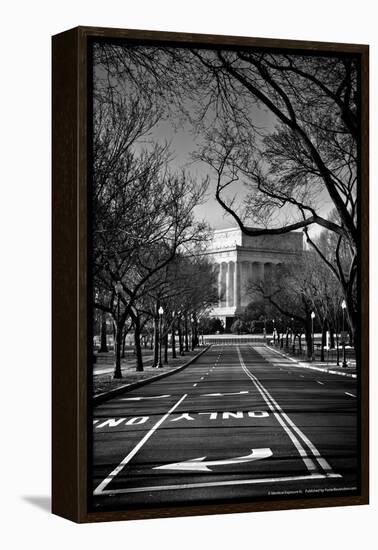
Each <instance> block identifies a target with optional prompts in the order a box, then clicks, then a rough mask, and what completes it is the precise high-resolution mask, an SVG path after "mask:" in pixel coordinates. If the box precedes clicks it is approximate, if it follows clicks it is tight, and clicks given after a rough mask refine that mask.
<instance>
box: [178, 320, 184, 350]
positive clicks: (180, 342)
mask: <svg viewBox="0 0 378 550" xmlns="http://www.w3.org/2000/svg"><path fill="white" fill-rule="evenodd" d="M177 332H178V339H179V350H180V355H184V345H183V341H182V328H181V317H180V318H179V320H178V325H177Z"/></svg>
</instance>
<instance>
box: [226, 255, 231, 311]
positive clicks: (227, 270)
mask: <svg viewBox="0 0 378 550" xmlns="http://www.w3.org/2000/svg"><path fill="white" fill-rule="evenodd" d="M226 266H227V267H226V306H227V307H228V306H229V305H230V262H227V264H226Z"/></svg>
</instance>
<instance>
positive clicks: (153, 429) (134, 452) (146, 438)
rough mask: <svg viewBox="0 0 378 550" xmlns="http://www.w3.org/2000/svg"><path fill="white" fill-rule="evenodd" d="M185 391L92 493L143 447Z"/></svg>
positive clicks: (99, 489) (182, 398) (97, 490)
mask: <svg viewBox="0 0 378 550" xmlns="http://www.w3.org/2000/svg"><path fill="white" fill-rule="evenodd" d="M187 395H188V394H187V393H185V394H184V395H183V396H182V397H180V399H179V400H178V401H177V402H176V403H175V404H174V405H173V407H171V408H170V409H169V411H168V412H167V413H166V414H165V415H163V416H162V417H161V418H160V420H158V421H157V422H156V424H155V425H154V426H153V427H152V428H151V429H150V430H149V431H148V432H147V433H146V435H145V436H144V437H143V438H142V439H141V440H140V441H139V443H138V444H137V445H136V446H135V447H134V448H133V449H132V450H131V451H130V452H129V454H127V455H126V456H125V458H124V459H123V460H122V461H121V462H120V463H119V464H118V466H117V467H116V468H115V469H114V470H113V471H112V472H111V473H110V474H109V475H108V476H107V477H106V478H105V479H104V480H103V481H101V483H100V484H99V485H98V486H97V487H96V489H95V490H94V492H93V494H94V495H99V494H101V493H102V492H103V490H104V489H105V487H106V486H107V485H109V483H110V482H111V481H112V480H113V479H114V478H115V477H116V476H117V475H118V474H119V473H120V472H121V471H122V470H123V468H124V467H125V466H126V464H127V463H128V462H130V460H131V459H132V458H133V457H134V456H135V455H136V454H137V452H138V451H139V450H140V449H141V448H142V447H143V445H144V444H145V443H146V441H148V440H149V439H150V437H151V436H152V435H153V434H154V432H155V431H156V430H157V429H158V428H159V426H161V424H163V422H164V421H165V420H166V419H167V418H168V417H169V415H170V414H171V413H172V412H173V411H174V410H175V409H177V407H178V406H179V405H180V404H181V403H182V402H183V401H184V399H185V398H186V397H187Z"/></svg>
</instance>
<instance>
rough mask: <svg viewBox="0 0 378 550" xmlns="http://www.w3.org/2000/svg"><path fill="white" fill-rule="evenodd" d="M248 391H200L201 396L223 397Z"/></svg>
mask: <svg viewBox="0 0 378 550" xmlns="http://www.w3.org/2000/svg"><path fill="white" fill-rule="evenodd" d="M246 393H249V392H248V391H237V392H233V393H201V397H223V396H225V395H243V394H246Z"/></svg>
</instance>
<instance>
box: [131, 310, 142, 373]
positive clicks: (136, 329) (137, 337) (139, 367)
mask: <svg viewBox="0 0 378 550" xmlns="http://www.w3.org/2000/svg"><path fill="white" fill-rule="evenodd" d="M133 319H134V342H135V352H136V370H137V371H138V372H142V371H143V354H142V346H141V343H140V319H139V316H138V315H135V317H133Z"/></svg>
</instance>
